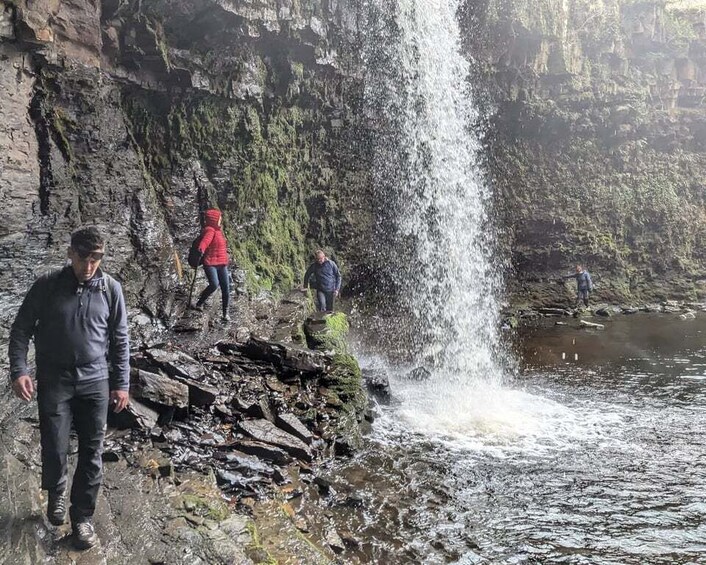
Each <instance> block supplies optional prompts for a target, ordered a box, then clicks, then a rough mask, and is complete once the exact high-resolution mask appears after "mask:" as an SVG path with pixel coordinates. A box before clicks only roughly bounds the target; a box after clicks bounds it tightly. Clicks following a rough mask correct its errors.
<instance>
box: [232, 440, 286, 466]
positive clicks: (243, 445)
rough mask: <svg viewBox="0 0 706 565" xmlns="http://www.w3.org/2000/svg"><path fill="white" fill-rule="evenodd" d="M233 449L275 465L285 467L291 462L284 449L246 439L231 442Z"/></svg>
mask: <svg viewBox="0 0 706 565" xmlns="http://www.w3.org/2000/svg"><path fill="white" fill-rule="evenodd" d="M231 447H233V448H235V449H237V450H238V451H241V452H242V453H245V454H247V455H254V456H255V457H258V458H259V459H264V460H265V461H272V462H273V463H274V464H275V465H287V464H289V463H291V462H292V457H291V455H289V453H287V452H286V451H285V450H284V449H280V448H279V447H275V446H273V445H269V444H267V443H263V442H260V441H252V440H247V439H239V440H236V441H235V442H233V444H232V446H231Z"/></svg>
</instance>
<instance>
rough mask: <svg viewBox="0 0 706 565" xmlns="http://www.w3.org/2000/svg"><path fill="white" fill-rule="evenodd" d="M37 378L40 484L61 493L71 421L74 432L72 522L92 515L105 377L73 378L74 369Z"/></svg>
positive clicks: (100, 472) (99, 461) (104, 413)
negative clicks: (76, 441) (75, 450)
mask: <svg viewBox="0 0 706 565" xmlns="http://www.w3.org/2000/svg"><path fill="white" fill-rule="evenodd" d="M43 377H44V378H40V379H38V385H37V403H38V405H39V433H40V438H41V444H42V488H43V489H46V490H48V491H50V492H64V491H65V490H66V483H67V475H68V468H67V454H68V451H69V435H70V433H71V423H72V422H73V424H74V428H75V429H76V434H77V435H78V463H77V465H76V472H75V473H74V478H73V484H72V486H71V511H70V515H71V522H73V523H76V522H81V521H82V520H86V519H89V518H91V516H93V513H94V511H95V509H96V500H97V498H98V490H99V489H100V486H101V480H102V478H103V461H102V458H101V455H102V453H103V438H104V437H105V425H106V419H107V417H108V401H109V398H110V390H109V384H108V379H101V380H92V381H89V382H81V381H76V379H75V377H74V375H73V373H71V372H62V373H58V372H57V373H56V374H53V375H43Z"/></svg>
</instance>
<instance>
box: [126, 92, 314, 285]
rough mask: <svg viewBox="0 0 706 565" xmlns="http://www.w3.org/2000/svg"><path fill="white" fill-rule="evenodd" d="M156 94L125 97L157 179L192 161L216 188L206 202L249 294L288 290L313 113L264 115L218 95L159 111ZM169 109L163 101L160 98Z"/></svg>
mask: <svg viewBox="0 0 706 565" xmlns="http://www.w3.org/2000/svg"><path fill="white" fill-rule="evenodd" d="M154 97H155V95H154V94H152V95H150V96H145V97H144V98H142V99H140V98H139V97H135V96H134V95H131V96H130V97H126V99H125V106H126V110H127V113H128V115H129V116H130V122H131V124H132V130H133V132H134V133H135V137H136V139H137V140H138V142H139V144H140V145H141V146H142V148H143V152H144V154H145V158H146V160H147V163H148V165H149V167H150V169H151V170H154V171H155V173H154V174H155V176H156V177H157V178H161V180H162V182H163V183H168V180H169V178H168V177H169V175H170V173H171V167H170V166H169V165H168V164H171V166H174V165H177V164H179V163H181V162H183V160H185V159H197V160H199V161H201V162H202V163H203V164H204V165H205V168H206V172H207V174H208V175H209V177H210V178H212V179H217V180H215V182H214V183H213V188H212V189H211V190H210V193H209V194H208V196H207V198H208V200H209V205H213V206H218V207H219V208H221V210H223V212H224V215H223V219H224V230H225V233H226V237H227V239H228V242H229V246H230V250H231V252H232V254H233V256H234V258H235V261H236V263H237V264H238V265H239V266H240V267H241V268H243V269H245V271H246V273H247V282H248V286H249V287H250V288H251V289H260V288H263V289H267V290H283V289H288V288H291V287H292V286H293V285H294V283H295V282H296V280H297V279H298V278H299V277H300V276H301V274H300V273H302V272H303V270H304V261H305V259H306V258H307V256H308V248H307V244H306V238H305V231H306V229H307V226H308V224H309V214H308V210H307V207H306V203H305V194H306V191H307V189H308V187H309V185H310V183H311V177H312V174H313V170H312V166H311V164H310V151H311V147H310V144H311V140H310V135H309V134H308V133H307V128H306V125H305V121H306V120H310V119H312V116H311V114H309V113H307V112H305V111H303V110H301V109H300V108H298V107H276V108H271V109H269V110H268V111H265V110H264V109H263V108H259V107H256V106H255V105H243V104H239V103H236V102H234V101H232V100H227V99H222V98H219V97H215V96H198V97H189V98H185V99H183V100H181V101H180V102H179V103H177V104H173V105H171V106H166V107H162V104H160V103H159V102H160V101H159V100H157V101H155V100H154ZM161 102H163V103H164V104H166V101H164V100H163V101H161Z"/></svg>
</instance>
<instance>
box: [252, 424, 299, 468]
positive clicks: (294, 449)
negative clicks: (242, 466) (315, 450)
mask: <svg viewBox="0 0 706 565" xmlns="http://www.w3.org/2000/svg"><path fill="white" fill-rule="evenodd" d="M239 426H240V429H241V430H242V431H243V432H245V433H246V434H247V435H249V436H250V437H252V438H253V439H255V440H257V441H260V442H263V443H268V444H270V445H274V446H275V447H279V448H280V449H283V450H284V451H286V452H287V453H289V454H290V455H292V456H293V457H296V458H297V459H302V460H304V461H311V460H312V456H311V450H310V449H309V447H308V446H307V445H306V444H305V443H304V442H303V441H302V440H300V439H299V438H298V437H295V436H293V435H292V434H289V433H287V432H285V431H284V430H280V429H279V428H278V427H277V426H275V425H274V424H273V423H272V422H270V421H268V420H245V421H243V422H240V424H239ZM241 451H242V449H241Z"/></svg>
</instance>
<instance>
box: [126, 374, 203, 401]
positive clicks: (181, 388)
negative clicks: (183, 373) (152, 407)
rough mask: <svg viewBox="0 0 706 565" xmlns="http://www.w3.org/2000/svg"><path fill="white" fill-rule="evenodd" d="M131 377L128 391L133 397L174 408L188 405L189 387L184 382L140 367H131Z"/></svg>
mask: <svg viewBox="0 0 706 565" xmlns="http://www.w3.org/2000/svg"><path fill="white" fill-rule="evenodd" d="M131 377H132V381H133V384H132V387H131V388H130V393H131V394H132V395H133V396H134V397H136V398H144V399H147V400H151V401H152V402H156V403H158V404H163V405H164V406H173V407H174V408H187V407H188V406H189V387H188V386H186V385H185V384H183V383H180V382H178V381H175V380H173V379H170V378H169V377H165V376H164V375H158V374H156V373H149V372H147V371H142V370H141V369H133V370H132V372H131Z"/></svg>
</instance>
